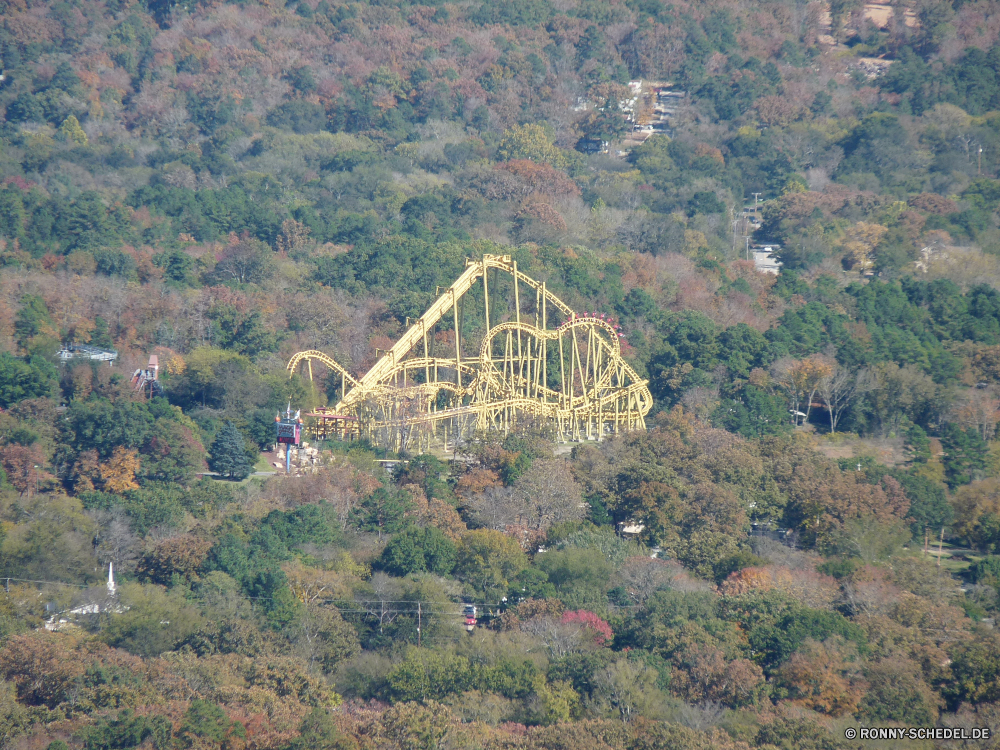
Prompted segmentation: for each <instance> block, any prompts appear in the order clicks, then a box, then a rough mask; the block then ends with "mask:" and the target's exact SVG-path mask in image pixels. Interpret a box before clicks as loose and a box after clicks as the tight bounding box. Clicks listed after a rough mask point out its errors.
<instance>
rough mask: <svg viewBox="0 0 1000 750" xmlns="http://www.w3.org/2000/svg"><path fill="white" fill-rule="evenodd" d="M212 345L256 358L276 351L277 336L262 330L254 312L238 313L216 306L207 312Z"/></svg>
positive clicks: (227, 307) (262, 321)
mask: <svg viewBox="0 0 1000 750" xmlns="http://www.w3.org/2000/svg"><path fill="white" fill-rule="evenodd" d="M209 317H210V318H211V319H212V321H213V323H212V331H213V334H214V339H215V343H216V344H217V345H218V346H220V347H221V348H223V349H229V350H230V351H234V352H237V353H239V354H243V355H245V356H247V357H256V356H258V355H260V354H267V353H268V352H273V351H274V350H275V349H277V348H278V335H277V334H275V333H271V332H270V331H268V330H267V329H266V328H265V327H264V318H263V316H262V315H261V314H260V312H259V311H257V310H251V311H250V312H245V313H243V312H240V311H238V310H237V309H236V308H235V307H233V306H232V305H216V306H215V307H213V308H212V309H211V310H210V311H209Z"/></svg>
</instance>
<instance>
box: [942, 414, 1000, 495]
mask: <svg viewBox="0 0 1000 750" xmlns="http://www.w3.org/2000/svg"><path fill="white" fill-rule="evenodd" d="M941 447H942V448H944V474H945V482H946V483H947V485H948V488H949V489H952V490H954V489H955V488H956V487H959V486H961V485H963V484H969V483H970V482H972V481H973V480H976V479H982V478H983V476H985V473H986V459H987V455H988V454H989V449H990V448H989V445H988V444H987V443H986V441H985V440H983V438H982V436H980V434H979V431H978V430H977V429H976V428H975V427H969V428H967V429H964V430H963V429H962V428H961V427H959V426H958V425H956V424H954V423H951V422H950V423H948V424H946V425H945V426H944V429H943V430H941Z"/></svg>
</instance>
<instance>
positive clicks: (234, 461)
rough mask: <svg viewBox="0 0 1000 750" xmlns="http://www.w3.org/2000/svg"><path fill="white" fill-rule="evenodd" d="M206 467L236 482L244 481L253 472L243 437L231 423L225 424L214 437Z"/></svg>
mask: <svg viewBox="0 0 1000 750" xmlns="http://www.w3.org/2000/svg"><path fill="white" fill-rule="evenodd" d="M208 465H209V467H211V469H212V471H216V472H218V473H219V474H222V475H223V476H227V477H229V478H230V479H237V480H240V479H246V478H247V477H248V476H250V472H252V471H253V464H252V463H251V462H250V459H249V458H248V457H247V449H246V443H245V442H244V440H243V435H242V434H241V433H240V431H239V430H238V429H236V425H234V424H233V423H232V422H226V424H225V426H224V427H223V428H222V429H221V430H219V434H218V435H216V436H215V440H214V441H213V442H212V449H211V458H210V459H209V462H208Z"/></svg>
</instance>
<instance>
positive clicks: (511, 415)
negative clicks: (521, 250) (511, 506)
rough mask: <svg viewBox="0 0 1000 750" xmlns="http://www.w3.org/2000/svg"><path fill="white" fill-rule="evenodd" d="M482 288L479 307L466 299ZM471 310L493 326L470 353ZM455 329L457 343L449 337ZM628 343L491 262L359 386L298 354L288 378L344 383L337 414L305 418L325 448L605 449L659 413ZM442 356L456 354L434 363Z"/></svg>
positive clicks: (319, 356) (312, 356) (472, 267)
mask: <svg viewBox="0 0 1000 750" xmlns="http://www.w3.org/2000/svg"><path fill="white" fill-rule="evenodd" d="M479 284H482V296H481V302H480V301H478V298H479V296H480V295H479V294H478V292H476V293H474V294H471V295H470V294H469V293H470V292H471V291H472V290H473V289H474V288H476V287H478V285H479ZM467 295H468V297H467ZM467 298H468V300H470V301H473V299H474V298H477V300H476V301H475V302H474V304H481V305H482V308H481V309H482V313H483V318H484V320H485V335H483V336H482V339H481V341H478V342H476V341H473V342H472V344H473V346H471V347H470V345H469V344H470V342H468V341H466V340H465V339H464V333H465V332H464V330H463V325H462V324H463V320H464V307H465V304H464V303H465V302H466V299H467ZM498 313H500V314H499V315H498ZM499 318H502V319H499ZM449 323H450V324H451V326H450V327H451V331H453V333H451V332H449V334H445V333H444V331H445V329H446V328H447V327H448V324H449ZM439 329H440V331H439ZM439 333H442V335H440V336H439V335H437V334H439ZM620 338H621V334H620V333H619V331H618V330H617V328H616V326H614V325H613V324H612V323H611V322H610V321H609V320H607V319H606V318H604V317H603V316H601V315H598V314H596V313H593V314H589V313H585V314H584V315H582V316H581V315H577V314H576V313H575V312H574V311H573V310H571V309H570V308H569V306H568V305H566V304H565V303H564V302H563V301H562V300H560V299H559V298H558V297H557V296H556V295H554V294H552V292H550V291H549V290H548V289H547V288H546V285H545V282H544V281H543V282H538V281H535V280H534V279H532V278H531V277H529V276H527V275H525V274H524V273H521V272H520V271H518V269H517V262H516V261H513V260H512V259H511V257H510V256H509V255H484V256H483V258H482V260H476V261H474V260H466V268H465V271H464V273H462V275H461V276H459V278H458V279H457V280H456V281H455V283H453V284H452V285H451V286H450V287H448V288H447V289H445V290H444V293H443V294H441V295H440V296H438V298H437V299H436V300H435V301H434V303H433V304H431V306H430V307H429V308H428V309H427V311H426V312H425V313H424V314H423V315H422V316H420V317H419V318H418V319H417V320H416V321H414V322H413V323H412V325H410V326H409V328H408V329H407V330H406V332H405V333H404V334H403V335H402V336H401V337H400V338H399V340H398V341H397V342H396V343H395V344H394V345H393V347H392V348H391V349H389V350H388V351H386V352H383V353H382V356H381V357H380V358H379V359H378V361H377V362H376V363H375V364H374V365H373V366H372V367H371V369H370V370H368V372H366V373H365V374H364V375H363V376H361V377H360V378H356V377H354V375H352V374H351V373H350V372H348V370H347V369H346V368H344V367H343V366H342V365H340V364H339V363H338V362H337V361H336V360H334V359H333V358H332V357H329V356H328V355H326V354H324V353H323V352H320V351H315V350H311V351H304V352H299V353H298V354H295V355H294V356H293V357H292V358H291V360H289V362H288V368H287V369H288V372H289V376H291V375H293V374H294V373H295V372H297V371H298V370H299V368H300V367H301V368H303V369H304V370H305V374H307V375H308V377H309V380H310V381H312V380H313V362H318V363H321V364H323V365H325V366H326V367H327V368H328V369H329V370H331V371H332V372H333V373H336V374H338V375H339V376H340V386H341V388H340V400H339V402H338V403H337V404H336V405H335V406H334V407H333V408H332V409H330V408H324V409H317V410H315V411H314V412H312V413H309V414H306V415H305V416H306V417H307V418H308V419H309V420H310V424H311V429H312V430H313V431H314V432H315V433H316V435H317V437H320V438H325V437H337V438H340V439H351V438H355V437H362V438H366V439H367V440H369V441H370V442H371V443H372V444H374V445H377V446H380V447H383V448H386V449H388V450H394V451H400V452H401V451H412V450H416V451H418V452H420V451H424V450H429V449H430V447H431V445H432V444H436V445H443V446H444V448H445V450H448V446H449V442H450V443H451V445H452V446H454V445H456V443H457V441H459V440H461V439H463V438H468V437H471V436H472V435H473V434H475V433H476V432H477V431H500V432H503V433H507V432H509V431H510V430H511V429H513V428H514V427H515V426H516V425H518V424H519V423H533V424H536V425H537V424H539V423H544V424H545V425H546V426H548V427H549V428H550V429H552V430H553V432H554V434H555V435H556V437H557V439H558V440H560V441H563V442H566V441H578V440H600V439H602V438H603V437H605V436H607V435H611V434H617V433H621V432H626V431H630V430H641V429H645V417H646V415H647V414H648V413H649V410H650V408H651V407H652V403H653V399H652V396H651V394H650V392H649V384H648V381H646V380H642V379H641V378H640V377H639V376H638V375H637V373H636V372H635V370H633V368H632V367H631V366H630V365H629V364H628V363H627V362H626V361H625V360H624V359H623V357H622V351H621V340H620ZM442 342H443V343H442ZM476 343H478V344H479V346H478V351H476V350H475V344H476ZM442 346H444V347H445V348H447V349H448V351H446V352H444V353H443V355H442V353H438V352H435V349H436V348H437V349H440V348H442ZM470 348H471V349H472V353H471V354H470V353H469V349H470ZM286 416H287V420H286V421H282V420H280V419H279V442H284V441H282V440H281V439H280V434H281V433H280V430H281V429H290V428H291V424H290V423H291V422H292V421H293V420H292V418H291V411H290V410H289V412H288V414H287V415H286ZM297 421H298V422H299V423H301V421H300V420H297ZM286 423H288V424H289V426H288V428H283V427H282V425H285V424H286ZM296 435H298V433H296ZM296 443H297V438H296ZM286 456H287V451H286Z"/></svg>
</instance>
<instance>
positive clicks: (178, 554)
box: [136, 534, 212, 586]
mask: <svg viewBox="0 0 1000 750" xmlns="http://www.w3.org/2000/svg"><path fill="white" fill-rule="evenodd" d="M211 547H212V540H211V539H206V538H204V537H198V536H193V535H190V534H183V535H181V536H174V537H170V538H168V539H164V540H162V541H160V542H157V543H156V545H155V546H154V547H153V548H152V549H151V550H149V551H148V552H147V553H146V554H145V555H143V557H142V560H141V561H140V562H139V567H138V569H137V571H136V572H137V574H138V575H139V577H140V578H144V579H147V580H149V581H152V582H153V583H159V584H161V585H164V586H166V585H169V584H170V583H171V581H173V580H174V576H178V577H180V578H182V579H184V580H188V581H193V580H197V578H198V575H197V571H198V569H199V568H201V566H202V564H203V563H204V562H205V559H206V558H207V557H208V551H209V549H211Z"/></svg>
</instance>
